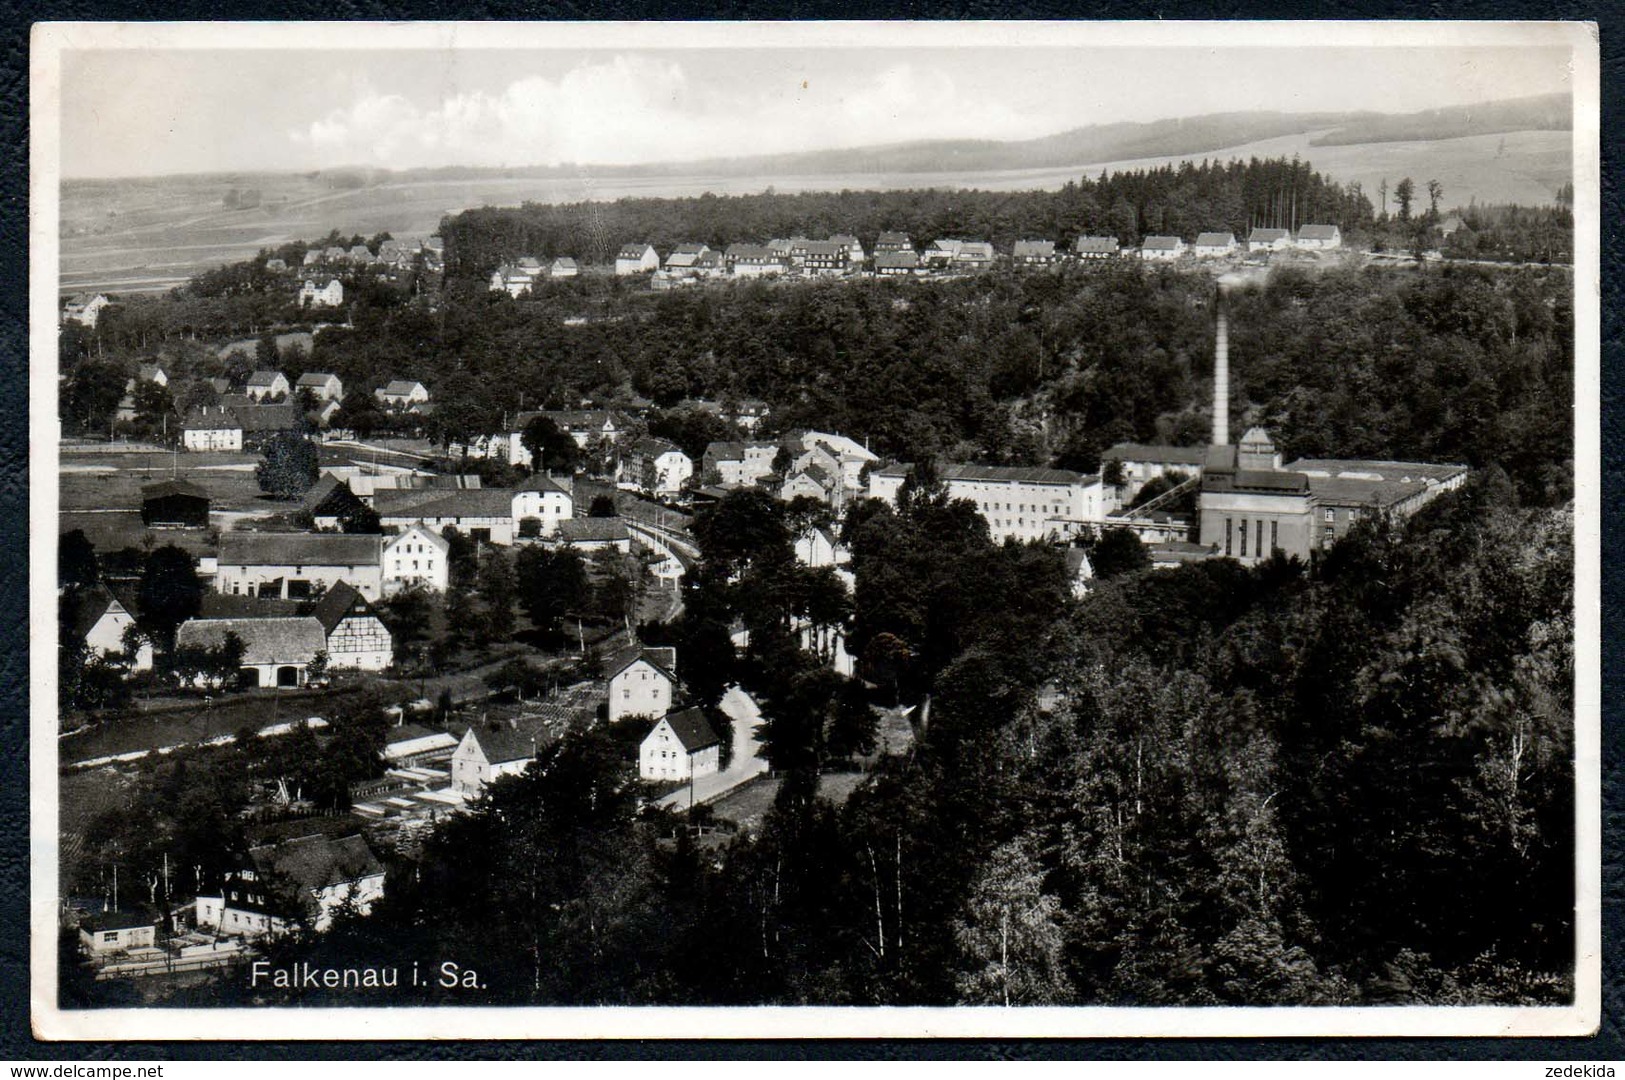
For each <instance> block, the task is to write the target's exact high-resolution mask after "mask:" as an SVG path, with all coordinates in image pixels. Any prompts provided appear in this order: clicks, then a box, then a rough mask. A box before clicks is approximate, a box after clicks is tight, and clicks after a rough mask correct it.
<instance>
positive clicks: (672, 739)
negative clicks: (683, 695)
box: [638, 706, 722, 780]
mask: <svg viewBox="0 0 1625 1080" xmlns="http://www.w3.org/2000/svg"><path fill="white" fill-rule="evenodd" d="M721 758H722V740H721V739H719V738H717V733H716V729H714V728H713V727H712V726H711V722H710V721H709V720H707V719H706V718H705V714H704V713H703V712H701V711H700V709H699V708H698V706H694V707H690V708H687V709H682V710H680V711H678V712H674V713H668V714H667V715H665V716H663V717H661V718H660V719H659V720H657V721H655V725H654V727H653V728H652V729H650V731H649V734H648V735H647V736H645V737H644V740H643V742H642V744H641V745H640V746H639V747H638V775H639V776H640V777H642V778H643V779H645V780H689V779H697V778H699V777H701V776H710V775H711V774H713V773H715V772H717V771H718V769H719V768H720V767H721Z"/></svg>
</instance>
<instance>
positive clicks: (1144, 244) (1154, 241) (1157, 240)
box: [1140, 236, 1184, 251]
mask: <svg viewBox="0 0 1625 1080" xmlns="http://www.w3.org/2000/svg"><path fill="white" fill-rule="evenodd" d="M1182 246H1184V241H1183V240H1181V239H1180V238H1179V237H1177V236H1148V237H1146V238H1145V239H1144V240H1142V241H1140V250H1142V251H1178V250H1179V249H1180V248H1181V247H1182Z"/></svg>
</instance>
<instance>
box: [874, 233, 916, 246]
mask: <svg viewBox="0 0 1625 1080" xmlns="http://www.w3.org/2000/svg"><path fill="white" fill-rule="evenodd" d="M875 243H877V244H906V243H908V233H903V232H883V233H881V234H880V236H879V237H877V238H876V239H875Z"/></svg>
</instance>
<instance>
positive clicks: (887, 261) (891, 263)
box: [875, 251, 920, 270]
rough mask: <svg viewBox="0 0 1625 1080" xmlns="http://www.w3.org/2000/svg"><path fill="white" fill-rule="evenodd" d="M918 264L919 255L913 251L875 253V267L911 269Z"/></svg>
mask: <svg viewBox="0 0 1625 1080" xmlns="http://www.w3.org/2000/svg"><path fill="white" fill-rule="evenodd" d="M919 265H920V257H919V255H917V254H915V253H914V252H913V251H878V252H876V253H875V269H876V270H891V269H906V270H913V269H915V268H916V267H918V266H919Z"/></svg>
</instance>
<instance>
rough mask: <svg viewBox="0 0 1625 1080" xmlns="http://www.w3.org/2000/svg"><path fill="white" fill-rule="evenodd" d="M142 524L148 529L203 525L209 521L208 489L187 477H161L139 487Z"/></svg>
mask: <svg viewBox="0 0 1625 1080" xmlns="http://www.w3.org/2000/svg"><path fill="white" fill-rule="evenodd" d="M141 524H143V525H145V526H147V527H148V528H150V529H163V528H175V529H202V528H206V527H207V526H208V524H209V493H208V492H207V491H205V490H204V489H203V488H202V487H200V486H198V485H197V484H194V483H192V482H191V481H190V480H160V481H158V482H157V483H155V484H144V485H142V488H141Z"/></svg>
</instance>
